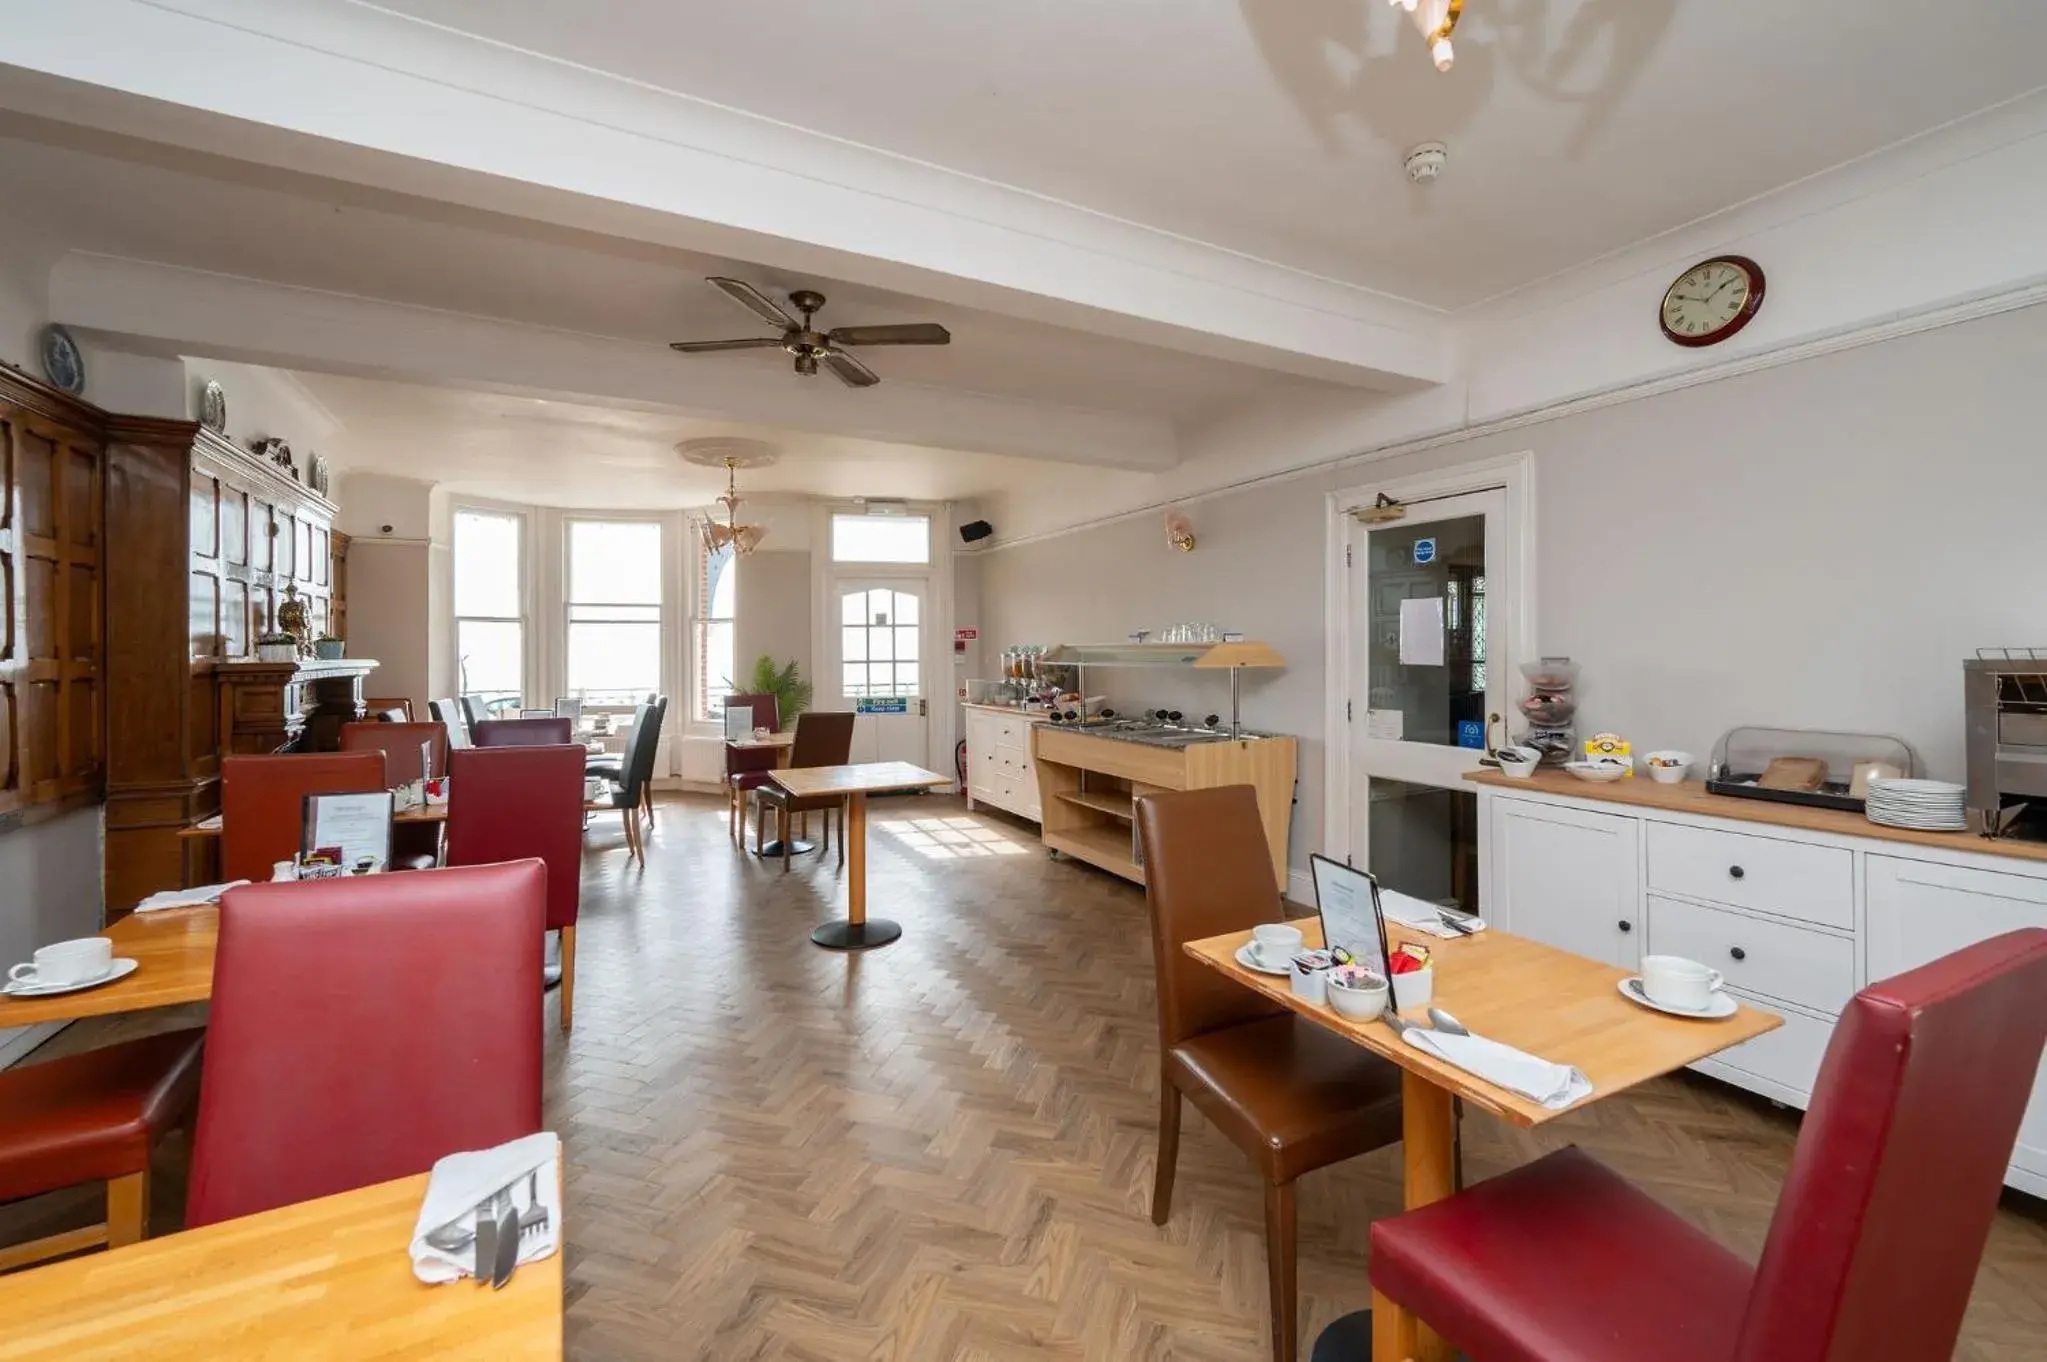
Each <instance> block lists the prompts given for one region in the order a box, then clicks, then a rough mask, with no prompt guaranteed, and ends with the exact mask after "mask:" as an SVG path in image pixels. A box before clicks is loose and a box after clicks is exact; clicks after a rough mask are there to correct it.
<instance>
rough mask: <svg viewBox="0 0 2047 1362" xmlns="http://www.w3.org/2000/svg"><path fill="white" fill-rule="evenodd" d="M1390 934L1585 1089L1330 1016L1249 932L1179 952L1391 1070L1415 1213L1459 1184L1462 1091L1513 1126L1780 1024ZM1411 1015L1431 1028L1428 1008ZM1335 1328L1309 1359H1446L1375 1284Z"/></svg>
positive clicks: (1514, 941)
mask: <svg viewBox="0 0 2047 1362" xmlns="http://www.w3.org/2000/svg"><path fill="white" fill-rule="evenodd" d="M1292 925H1294V926H1296V927H1298V928H1300V929H1301V935H1302V937H1303V938H1304V939H1305V944H1306V945H1307V946H1309V947H1319V946H1320V945H1321V944H1322V927H1321V924H1320V923H1319V922H1318V921H1316V920H1315V919H1312V918H1309V919H1305V920H1301V921H1297V922H1295V923H1293V924H1292ZM1386 933H1387V936H1388V937H1389V939H1391V941H1392V942H1393V943H1394V944H1396V945H1397V944H1399V943H1401V942H1404V941H1414V942H1420V943H1421V944H1423V945H1426V946H1427V947H1428V948H1429V952H1430V955H1431V963H1432V966H1433V968H1434V970H1435V976H1436V978H1435V986H1434V992H1435V996H1434V998H1433V1000H1432V1001H1433V1003H1434V1005H1435V1006H1436V1007H1439V1008H1441V1009H1442V1010H1444V1011H1445V1012H1448V1013H1450V1014H1451V1015H1452V1016H1454V1017H1456V1019H1457V1020H1458V1021H1460V1022H1462V1023H1463V1024H1464V1026H1465V1027H1466V1028H1468V1029H1469V1030H1470V1031H1472V1032H1473V1033H1474V1034H1476V1035H1480V1036H1486V1037H1489V1038H1490V1039H1493V1040H1497V1041H1500V1042H1502V1043H1504V1044H1507V1045H1512V1046H1514V1047H1515V1048H1517V1049H1520V1050H1525V1051H1527V1052H1528V1053H1529V1054H1532V1055H1537V1056H1540V1057H1541V1058H1543V1059H1547V1060H1550V1061H1552V1062H1554V1063H1558V1064H1571V1065H1575V1066H1576V1067H1577V1068H1578V1069H1579V1070H1580V1071H1581V1072H1582V1073H1583V1074H1584V1075H1585V1077H1586V1078H1587V1079H1588V1080H1589V1081H1590V1082H1591V1084H1592V1093H1591V1095H1590V1096H1588V1097H1586V1098H1584V1099H1583V1100H1582V1101H1579V1102H1577V1103H1575V1104H1573V1105H1572V1106H1569V1107H1566V1108H1564V1109H1562V1110H1552V1109H1550V1108H1548V1107H1545V1106H1543V1105H1541V1104H1540V1103H1538V1102H1534V1101H1531V1100H1529V1099H1528V1098H1525V1097H1522V1096H1520V1095H1519V1094H1518V1093H1514V1092H1510V1091H1508V1090H1507V1089H1505V1088H1499V1087H1495V1086H1494V1085H1492V1084H1491V1083H1488V1082H1486V1081H1485V1080H1483V1079H1481V1078H1478V1077H1477V1076H1475V1075H1473V1074H1470V1073H1467V1072H1466V1071H1464V1070H1463V1069H1460V1068H1458V1067H1457V1066H1456V1065H1454V1064H1450V1063H1448V1062H1447V1061H1444V1060H1441V1059H1438V1058H1436V1057H1435V1056H1433V1055H1431V1054H1428V1053H1427V1052H1425V1051H1422V1050H1419V1049H1416V1048H1415V1047H1414V1046H1412V1045H1409V1044H1408V1043H1407V1042H1405V1041H1403V1040H1401V1039H1400V1037H1399V1036H1397V1035H1395V1034H1394V1032H1393V1029H1392V1028H1391V1027H1389V1026H1387V1025H1386V1023H1385V1022H1383V1021H1380V1020H1377V1019H1374V1020H1371V1021H1352V1020H1350V1019H1348V1018H1345V1017H1339V1016H1338V1015H1337V1014H1336V1013H1335V1012H1334V1011H1332V1010H1331V1009H1330V1008H1328V1007H1327V1006H1323V1005H1320V1004H1316V1003H1310V1002H1308V1001H1307V1000H1306V999H1304V998H1301V997H1299V996H1298V995H1296V994H1295V993H1294V991H1293V988H1292V986H1291V985H1290V983H1289V981H1288V980H1287V979H1285V978H1282V977H1279V976H1276V975H1269V974H1261V973H1259V972H1257V971H1255V970H1251V969H1246V968H1245V967H1244V966H1243V965H1241V964H1239V963H1237V959H1236V953H1237V951H1238V949H1239V948H1240V947H1242V946H1243V945H1244V944H1245V943H1246V942H1247V941H1249V940H1250V939H1251V933H1250V932H1248V931H1243V932H1230V933H1227V934H1225V935H1222V936H1214V937H1208V938H1206V939H1204V940H1200V941H1190V942H1187V943H1186V946H1185V949H1186V951H1187V953H1188V954H1189V955H1191V956H1193V957H1194V958H1195V959H1196V960H1198V961H1200V962H1201V963H1202V964H1204V965H1206V966H1208V967H1209V968H1211V969H1213V970H1216V971H1217V972H1218V973H1221V974H1223V975H1226V976H1228V977H1229V978H1230V979H1232V980H1234V981H1235V982H1237V983H1239V984H1241V985H1243V986H1244V987H1245V988H1248V989H1252V990H1254V991H1256V992H1258V993H1262V994H1264V995H1265V996H1266V997H1268V998H1270V999H1272V1000H1273V1001H1275V1002H1278V1003H1281V1004H1283V1005H1284V1006H1286V1007H1288V1008H1291V1009H1292V1010H1293V1011H1295V1012H1297V1013H1299V1014H1300V1015H1301V1016H1303V1017H1306V1018H1307V1019H1308V1020H1310V1021H1312V1022H1314V1023H1315V1024H1316V1025H1318V1026H1323V1027H1326V1028H1328V1029H1329V1030H1331V1031H1334V1032H1336V1033H1337V1034H1338V1035H1340V1036H1342V1037H1344V1038H1345V1039H1346V1040H1349V1041H1351V1042H1352V1043H1353V1044H1356V1045H1361V1046H1363V1047H1364V1048H1365V1049H1367V1050H1370V1051H1372V1052H1373V1053H1374V1054H1377V1055H1380V1056H1382V1057H1384V1058H1386V1059H1388V1060H1390V1061H1391V1062H1392V1063H1394V1064H1396V1065H1398V1066H1399V1068H1400V1076H1401V1085H1400V1101H1401V1151H1402V1158H1403V1160H1404V1162H1405V1169H1404V1183H1405V1187H1404V1199H1405V1203H1406V1205H1407V1207H1408V1209H1410V1210H1412V1209H1414V1208H1415V1207H1418V1206H1426V1205H1428V1204H1429V1203H1430V1202H1433V1201H1440V1200H1441V1199H1443V1198H1444V1197H1446V1196H1449V1195H1450V1194H1451V1193H1452V1192H1454V1191H1455V1190H1456V1187H1455V1185H1454V1184H1455V1177H1456V1173H1455V1169H1456V1149H1457V1125H1456V1120H1457V1118H1456V1104H1457V1101H1458V1100H1459V1099H1462V1100H1463V1101H1464V1103H1465V1104H1466V1105H1468V1106H1471V1107H1475V1108H1477V1109H1478V1110H1480V1111H1484V1112H1489V1113H1491V1114H1492V1115H1494V1116H1497V1117H1499V1118H1500V1119H1501V1120H1503V1121H1506V1122H1509V1123H1510V1124H1512V1125H1517V1126H1521V1127H1524V1128H1532V1127H1535V1126H1541V1125H1547V1124H1548V1123H1549V1122H1551V1121H1554V1120H1556V1119H1558V1118H1559V1117H1563V1116H1568V1115H1570V1114H1572V1113H1573V1112H1577V1111H1580V1110H1583V1109H1584V1108H1585V1107H1586V1106H1587V1105H1588V1104H1590V1103H1592V1102H1597V1101H1601V1100H1603V1099H1605V1098H1608V1097H1611V1096H1613V1095H1614V1094H1615V1093H1618V1092H1623V1091H1625V1090H1627V1089H1629V1088H1632V1087H1634V1086H1635V1085H1636V1084H1638V1083H1645V1082H1647V1081H1648V1080H1650V1079H1652V1078H1656V1077H1659V1076H1661V1075H1663V1074H1667V1073H1671V1072H1674V1071H1675V1070H1678V1069H1681V1068H1683V1067H1684V1066H1685V1065H1687V1064H1690V1063H1692V1062H1693V1061H1695V1060H1700V1059H1704V1058H1706V1056H1708V1055H1711V1054H1715V1053H1718V1052H1719V1051H1721V1050H1724V1049H1726V1048H1727V1047H1729V1046H1731V1045H1738V1044H1740V1043H1741V1042H1742V1041H1745V1040H1752V1039H1754V1038H1755V1037H1757V1036H1760V1035H1762V1034H1763V1033H1764V1032H1766V1031H1773V1030H1775V1029H1776V1028H1777V1027H1779V1026H1782V1025H1783V1024H1784V1023H1783V1019H1782V1018H1780V1017H1778V1016H1776V1015H1775V1014H1773V1013H1769V1012H1765V1011H1762V1010H1761V1009H1759V1008H1755V1007H1750V1006H1748V1005H1747V1004H1745V1003H1744V1004H1742V1005H1741V1006H1740V1007H1739V1008H1738V1009H1737V1010H1736V1011H1735V1013H1734V1014H1733V1015H1732V1016H1730V1017H1727V1018H1725V1019H1724V1020H1719V1021H1704V1020H1693V1019H1690V1018H1684V1017H1673V1016H1666V1015H1664V1014H1662V1013H1658V1012H1651V1011H1649V1010H1647V1009H1645V1008H1642V1007H1638V1006H1636V1005H1635V1004H1634V1003H1631V1002H1629V1001H1627V1000H1626V999H1625V998H1623V997H1622V996H1621V993H1620V988H1619V985H1620V981H1621V980H1623V979H1625V978H1627V977H1628V973H1627V971H1625V970H1621V969H1617V968H1615V967H1614V966H1612V965H1608V964H1604V963H1602V962H1600V961H1597V960H1588V959H1586V958H1585V957H1584V956H1580V955H1572V954H1571V953H1569V952H1568V951H1560V950H1557V949H1555V948H1554V947H1551V946H1545V945H1543V944H1541V943H1540V942H1537V941H1531V940H1529V939H1528V938H1526V937H1519V936H1513V935H1511V934H1509V933H1507V932H1503V931H1499V930H1497V929H1488V930H1486V931H1483V932H1480V933H1478V934H1477V935H1475V936H1469V937H1463V938H1460V939H1457V940H1453V941H1442V940H1438V939H1436V938H1435V937H1432V936H1429V935H1428V934H1426V933H1422V932H1417V931H1414V930H1412V929H1410V928H1406V927H1401V926H1398V925H1396V924H1394V923H1390V922H1389V923H1387V924H1386ZM1414 1020H1416V1021H1418V1022H1420V1023H1421V1024H1423V1025H1426V1024H1427V1019H1426V1017H1416V1018H1414ZM1527 1251H1529V1252H1540V1251H1541V1246H1540V1245H1539V1244H1533V1245H1529V1246H1528V1250H1527ZM1331 1330H1332V1332H1337V1333H1339V1334H1340V1335H1341V1336H1342V1339H1343V1341H1342V1342H1339V1343H1337V1344H1336V1345H1334V1346H1331V1345H1330V1342H1329V1339H1328V1336H1327V1335H1325V1338H1324V1341H1323V1343H1322V1344H1321V1345H1318V1348H1317V1353H1318V1355H1321V1354H1323V1353H1325V1352H1326V1353H1327V1354H1328V1355H1333V1356H1347V1357H1348V1356H1362V1355H1363V1339H1364V1338H1365V1337H1369V1339H1370V1341H1371V1354H1370V1355H1371V1358H1372V1362H1409V1359H1412V1362H1450V1359H1451V1358H1452V1356H1453V1353H1452V1350H1451V1349H1450V1347H1449V1346H1448V1345H1447V1344H1446V1343H1445V1342H1444V1341H1443V1340H1442V1339H1441V1338H1440V1337H1438V1336H1437V1335H1436V1334H1435V1332H1434V1331H1433V1330H1431V1329H1429V1328H1428V1327H1427V1326H1426V1325H1425V1324H1423V1323H1422V1322H1421V1321H1420V1320H1419V1319H1417V1318H1416V1317H1415V1316H1414V1315H1412V1314H1410V1313H1409V1312H1408V1311H1406V1310H1405V1309H1403V1308H1402V1307H1400V1306H1398V1305H1396V1304H1394V1303H1393V1302H1392V1301H1390V1300H1387V1299H1386V1298H1385V1297H1383V1296H1381V1295H1379V1294H1378V1293H1377V1292H1376V1291H1375V1292H1373V1293H1372V1309H1371V1312H1370V1317H1369V1320H1366V1319H1363V1318H1361V1317H1360V1316H1356V1315H1353V1316H1347V1317H1346V1318H1345V1319H1343V1320H1340V1321H1338V1322H1337V1323H1336V1324H1335V1325H1332V1326H1331Z"/></svg>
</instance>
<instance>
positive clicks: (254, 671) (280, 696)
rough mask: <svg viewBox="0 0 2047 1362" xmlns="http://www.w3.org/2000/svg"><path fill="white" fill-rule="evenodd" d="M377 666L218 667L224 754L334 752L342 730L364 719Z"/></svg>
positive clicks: (361, 661)
mask: <svg viewBox="0 0 2047 1362" xmlns="http://www.w3.org/2000/svg"><path fill="white" fill-rule="evenodd" d="M376 667H377V664H376V663H375V662H374V661H371V660H368V659H365V658H353V657H352V658H346V659H343V660H341V661H338V662H313V661H307V662H216V663H214V664H213V677H214V683H215V689H216V690H217V692H218V693H219V696H220V734H221V750H222V752H223V753H244V752H254V753H262V752H277V751H283V750H286V749H289V750H292V751H307V752H330V751H332V750H334V748H335V747H336V746H338V745H339V744H338V734H339V730H340V728H341V725H343V724H345V723H347V722H349V721H350V720H351V719H360V718H362V717H363V678H364V677H367V676H368V675H369V674H370V673H371V672H373V671H375V670H376Z"/></svg>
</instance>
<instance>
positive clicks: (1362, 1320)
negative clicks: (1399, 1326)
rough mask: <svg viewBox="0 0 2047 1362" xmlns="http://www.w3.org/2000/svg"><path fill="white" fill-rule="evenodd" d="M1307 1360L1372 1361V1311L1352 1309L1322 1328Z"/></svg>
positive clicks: (1319, 1361) (1315, 1361)
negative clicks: (1352, 1310) (1349, 1312)
mask: <svg viewBox="0 0 2047 1362" xmlns="http://www.w3.org/2000/svg"><path fill="white" fill-rule="evenodd" d="M1308 1362H1372V1312H1371V1311H1370V1310H1357V1311H1354V1312H1352V1313H1351V1314H1348V1315H1345V1316H1344V1317H1343V1318H1342V1319H1339V1320H1337V1321H1336V1323H1334V1324H1332V1325H1330V1326H1329V1327H1328V1328H1327V1329H1324V1330H1323V1331H1322V1335H1321V1337H1319V1338H1317V1339H1316V1340H1315V1351H1314V1352H1312V1353H1310V1354H1309V1356H1308Z"/></svg>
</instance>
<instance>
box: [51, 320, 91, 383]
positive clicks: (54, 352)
mask: <svg viewBox="0 0 2047 1362" xmlns="http://www.w3.org/2000/svg"><path fill="white" fill-rule="evenodd" d="M43 377H44V378H47V379H49V380H50V383H51V384H52V385H53V386H55V387H58V388H61V389H63V390H64V391H65V392H67V393H70V394H71V395H72V396H73V397H77V396H78V395H79V394H81V393H83V392H84V391H85V357H84V356H83V355H81V354H79V353H78V342H77V341H75V340H73V339H71V333H70V332H69V331H66V330H65V329H64V328H63V327H61V326H58V325H56V324H54V323H52V324H51V325H49V326H46V327H44V328H43Z"/></svg>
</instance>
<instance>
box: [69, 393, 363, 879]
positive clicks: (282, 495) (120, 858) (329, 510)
mask: <svg viewBox="0 0 2047 1362" xmlns="http://www.w3.org/2000/svg"><path fill="white" fill-rule="evenodd" d="M106 431H107V443H106V534H107V537H108V540H109V542H110V543H111V544H113V545H115V546H117V547H116V548H115V549H114V551H113V552H112V553H111V554H110V555H109V557H108V562H107V573H106V625H107V633H108V638H109V640H110V642H111V645H112V647H111V652H110V654H109V666H108V670H107V675H106V700H107V715H108V722H107V752H108V762H107V836H106V897H107V908H108V912H109V914H110V915H118V914H120V913H121V912H124V911H126V910H127V909H128V908H130V907H132V906H133V905H134V903H135V901H136V900H137V899H139V898H141V897H142V896H143V895H145V894H148V893H151V892H154V891H155V890H158V889H163V888H169V887H174V886H177V885H180V884H185V883H191V882H195V881H196V877H197V876H198V875H200V874H202V873H205V872H206V871H207V870H208V869H209V867H206V866H204V865H201V864H200V863H199V861H200V859H201V858H203V857H204V856H205V855H206V853H207V852H208V851H210V848H208V847H206V846H205V845H204V843H203V842H199V841H195V840H192V839H180V838H179V836H178V832H179V830H180V829H181V828H183V827H185V826H186V825H187V824H188V823H191V822H193V821H194V820H196V819H198V818H202V817H204V816H206V815H207V814H210V813H212V812H214V811H215V810H217V809H218V808H219V805H220V796H219V788H218V786H219V778H220V758H221V756H222V755H223V754H225V753H228V752H235V751H241V752H251V751H254V752H261V751H274V750H276V749H278V748H280V747H300V746H303V747H308V748H311V747H331V746H332V745H333V743H332V733H333V729H334V728H335V727H337V726H338V723H339V722H340V720H341V719H343V718H346V717H353V716H354V715H357V714H360V713H361V697H362V685H361V680H362V675H363V674H364V673H366V672H367V671H369V669H370V668H372V667H374V666H375V665H376V664H375V663H373V662H362V661H352V662H348V663H340V664H315V663H305V664H294V663H270V664H264V663H257V662H255V661H254V660H253V658H252V656H251V655H252V654H253V653H254V651H255V642H256V639H257V638H258V637H259V636H260V635H261V634H263V633H264V632H265V631H266V630H267V629H269V628H270V627H271V626H272V624H273V623H274V622H275V620H276V618H277V607H278V603H279V602H280V601H281V600H282V599H283V598H284V595H285V592H286V590H287V588H289V589H291V590H292V591H293V592H294V593H295V594H296V595H297V596H298V597H299V598H300V599H302V600H304V601H305V603H306V610H307V617H308V619H309V620H310V621H311V623H312V627H313V630H314V632H315V633H319V632H321V631H322V630H324V629H326V628H328V627H330V624H331V623H332V622H333V621H334V619H335V618H336V617H337V616H338V613H339V612H338V611H337V610H336V608H335V604H334V599H333V598H334V591H335V580H334V577H335V573H334V565H335V556H334V546H333V542H332V540H333V524H334V513H335V507H334V504H333V503H332V502H330V501H328V500H327V499H326V498H325V497H323V496H321V495H319V494H318V493H316V492H314V491H313V490H312V489H311V488H308V487H306V486H304V485H302V484H300V483H298V482H296V481H294V480H293V479H292V478H291V477H290V476H289V475H288V474H287V473H286V472H285V471H284V470H282V469H281V468H279V467H277V466H276V465H274V464H271V463H269V462H268V461H266V460H264V459H261V458H258V457H257V456H256V455H254V454H252V453H249V452H248V451H246V450H243V449H240V448H238V447H236V446H235V445H234V444H232V443H230V442H229V441H228V440H226V439H224V438H222V437H221V436H219V435H216V434H215V433H214V432H212V431H210V430H207V429H205V428H204V427H202V426H199V425H197V424H196V423H193V422H188V421H147V422H144V421H132V420H128V419H126V418H121V417H109V418H107V426H106ZM314 672H318V674H317V675H312V674H310V673H314ZM309 716H310V721H309Z"/></svg>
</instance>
